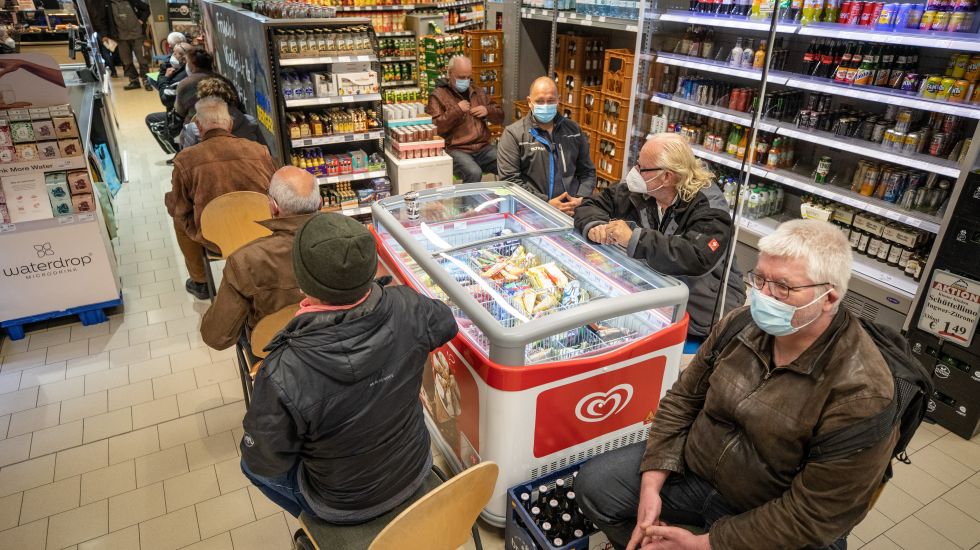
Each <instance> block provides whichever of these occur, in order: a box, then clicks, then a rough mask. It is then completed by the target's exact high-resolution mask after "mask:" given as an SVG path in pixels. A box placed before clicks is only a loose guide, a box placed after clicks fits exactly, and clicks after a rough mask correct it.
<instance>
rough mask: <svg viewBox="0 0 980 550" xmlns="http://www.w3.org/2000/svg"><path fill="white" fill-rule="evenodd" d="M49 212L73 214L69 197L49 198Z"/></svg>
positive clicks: (61, 214)
mask: <svg viewBox="0 0 980 550" xmlns="http://www.w3.org/2000/svg"><path fill="white" fill-rule="evenodd" d="M51 212H53V213H54V215H55V216H70V215H72V214H74V213H75V212H74V210H73V209H72V204H71V197H65V198H63V199H55V198H52V199H51Z"/></svg>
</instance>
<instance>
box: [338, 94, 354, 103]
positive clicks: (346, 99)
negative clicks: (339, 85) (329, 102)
mask: <svg viewBox="0 0 980 550" xmlns="http://www.w3.org/2000/svg"><path fill="white" fill-rule="evenodd" d="M340 100H341V101H342V102H344V103H354V96H352V95H345V96H343V97H341V98H340Z"/></svg>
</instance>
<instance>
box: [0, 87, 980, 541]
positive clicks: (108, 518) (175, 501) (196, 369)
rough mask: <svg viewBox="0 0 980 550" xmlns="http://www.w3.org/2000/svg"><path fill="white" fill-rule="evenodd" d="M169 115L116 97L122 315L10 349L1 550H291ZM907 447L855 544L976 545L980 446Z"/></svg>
mask: <svg viewBox="0 0 980 550" xmlns="http://www.w3.org/2000/svg"><path fill="white" fill-rule="evenodd" d="M116 82H117V85H116V87H117V88H120V86H119V85H118V82H120V81H116ZM158 107H159V103H158V101H157V98H156V95H155V94H152V93H148V92H143V91H130V92H125V91H122V90H121V89H118V90H117V112H118V114H119V118H120V127H121V128H120V129H121V135H122V136H123V139H122V145H123V147H124V148H125V150H126V151H127V159H128V165H129V170H130V182H129V183H128V184H126V185H125V186H124V187H123V190H122V191H121V192H120V194H119V196H118V199H117V207H118V212H119V215H118V218H119V237H118V239H117V242H116V243H115V249H116V253H117V256H118V259H119V270H120V275H121V276H122V282H123V287H124V290H123V292H124V294H125V308H124V309H123V311H121V312H120V313H119V314H117V315H114V316H113V317H112V318H111V320H110V321H109V322H108V323H104V324H100V325H94V326H89V327H83V326H81V325H80V324H78V323H71V320H70V319H69V320H68V321H61V322H52V323H50V324H49V325H46V326H39V327H34V329H33V330H31V331H30V333H29V335H28V337H27V338H25V339H23V340H20V341H17V342H14V341H10V340H4V341H3V343H2V346H0V550H35V549H37V550H43V549H47V550H59V549H62V548H71V549H75V550H96V549H106V550H128V549H142V550H157V549H160V550H175V549H178V548H187V549H193V550H218V549H222V550H227V549H234V550H249V549H255V550H280V549H282V550H286V549H288V548H290V533H291V532H293V530H294V529H296V522H295V521H294V520H293V519H292V518H291V517H289V516H288V515H287V514H285V513H284V512H283V511H282V510H281V509H279V508H278V507H276V506H275V505H274V504H272V503H271V502H269V501H268V500H267V499H266V498H265V497H263V496H262V495H261V493H259V492H258V491H257V490H256V489H255V488H254V487H251V486H250V485H249V483H248V482H247V480H246V479H245V478H244V477H243V476H242V474H241V471H240V470H239V465H238V462H239V457H238V441H239V438H240V436H241V432H242V430H241V419H242V415H243V414H244V406H243V403H242V401H241V387H240V385H239V382H238V379H237V377H236V371H235V367H234V364H233V356H232V354H231V352H228V351H224V352H219V351H215V350H212V349H209V348H208V347H207V346H205V345H204V344H203V343H202V342H201V339H200V337H199V336H198V334H197V327H198V324H199V322H200V316H201V314H202V313H203V312H204V311H205V309H206V307H207V305H206V303H204V302H200V301H195V300H193V299H192V298H191V297H190V296H189V295H188V294H187V293H186V292H184V290H183V284H184V279H185V277H186V270H185V268H184V266H183V263H182V261H181V257H180V255H179V252H178V251H177V248H176V244H175V242H174V239H173V235H172V229H171V226H170V223H169V218H168V217H167V214H166V210H165V208H164V207H163V201H162V197H163V193H164V192H165V191H166V190H167V189H168V188H169V185H170V183H169V182H170V169H169V167H167V166H166V165H165V164H164V159H165V157H164V156H163V154H162V153H161V151H160V150H159V149H158V148H157V146H156V144H155V143H154V142H153V140H152V138H151V137H150V136H149V134H148V132H147V130H146V128H145V126H144V125H143V117H144V115H145V114H146V113H148V112H151V111H154V110H157V108H158ZM912 450H913V451H914V452H913V453H912V461H913V464H912V465H910V466H906V465H902V464H899V465H897V467H896V471H897V473H896V477H895V480H894V481H893V482H892V483H890V484H889V486H888V487H887V489H886V491H885V493H884V495H883V496H882V498H881V499H880V501H879V503H878V505H877V507H876V508H875V509H874V510H873V511H872V512H871V513H870V514H869V515H868V517H867V519H865V521H864V522H862V523H861V524H860V525H859V526H858V527H857V528H856V529H854V533H853V534H852V535H851V539H850V541H851V548H852V549H856V548H859V547H863V548H867V549H869V550H885V549H894V548H903V549H906V550H921V549H926V548H928V549H929V550H941V549H947V548H948V549H957V548H963V549H968V548H980V473H978V472H980V437H978V438H975V439H974V440H973V441H965V440H963V439H960V438H959V437H957V436H955V435H953V434H950V433H948V432H947V431H946V430H944V429H942V428H939V427H937V426H929V425H924V426H923V428H922V429H921V430H920V431H919V433H918V434H917V435H916V437H915V439H914V440H913V442H912ZM439 458H441V457H439ZM483 531H484V542H485V546H486V547H487V548H492V549H500V548H502V547H503V542H502V538H501V533H500V532H499V530H493V529H483ZM469 546H470V547H471V546H472V545H469Z"/></svg>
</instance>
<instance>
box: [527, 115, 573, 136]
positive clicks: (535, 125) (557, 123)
mask: <svg viewBox="0 0 980 550" xmlns="http://www.w3.org/2000/svg"><path fill="white" fill-rule="evenodd" d="M527 119H528V120H529V121H530V127H531V128H536V129H538V130H541V129H542V128H541V124H540V123H539V122H538V119H536V118H534V113H528V114H527ZM564 120H565V117H563V116H561V114H560V113H559V114H555V125H554V126H553V127H552V128H551V135H555V132H557V131H558V129H559V128H560V127H561V124H562V122H563V121H564ZM529 130H530V129H529Z"/></svg>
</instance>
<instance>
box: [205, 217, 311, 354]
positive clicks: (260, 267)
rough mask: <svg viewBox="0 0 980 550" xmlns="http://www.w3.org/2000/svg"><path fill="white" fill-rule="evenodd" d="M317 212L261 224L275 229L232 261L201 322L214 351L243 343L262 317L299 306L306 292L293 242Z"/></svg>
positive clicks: (266, 221) (207, 340)
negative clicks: (296, 265) (296, 266)
mask: <svg viewBox="0 0 980 550" xmlns="http://www.w3.org/2000/svg"><path fill="white" fill-rule="evenodd" d="M311 215H312V214H304V215H301V216H290V217H288V218H275V219H271V220H265V221H262V222H259V224H261V225H262V226H264V227H266V228H268V229H269V230H271V231H272V235H267V236H265V237H261V238H258V239H255V240H254V241H252V242H250V243H248V244H247V245H245V246H243V247H241V248H239V249H238V250H236V251H235V252H234V254H232V255H231V256H229V257H228V261H227V263H225V270H224V277H223V278H222V280H221V286H220V287H219V288H218V295H217V296H216V297H215V299H214V304H212V305H211V307H210V308H209V309H208V311H207V312H206V313H205V314H204V319H203V320H202V321H201V338H202V339H203V340H204V343H205V344H207V345H209V346H211V347H212V348H214V349H226V348H229V347H231V346H233V345H234V344H235V342H237V341H238V337H239V336H240V335H241V333H242V327H243V326H247V327H248V328H249V330H251V329H252V328H253V327H254V326H255V324H256V323H258V322H259V319H261V318H263V317H265V316H266V315H269V314H271V313H275V312H277V311H279V310H280V309H282V308H284V307H286V306H288V305H291V304H298V303H299V302H300V300H302V299H303V293H302V292H301V291H300V290H299V286H298V285H297V284H296V276H295V275H293V239H294V238H295V237H296V231H297V230H298V229H299V228H300V227H301V226H302V225H303V224H304V223H306V220H308V219H309V218H310V216H311Z"/></svg>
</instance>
